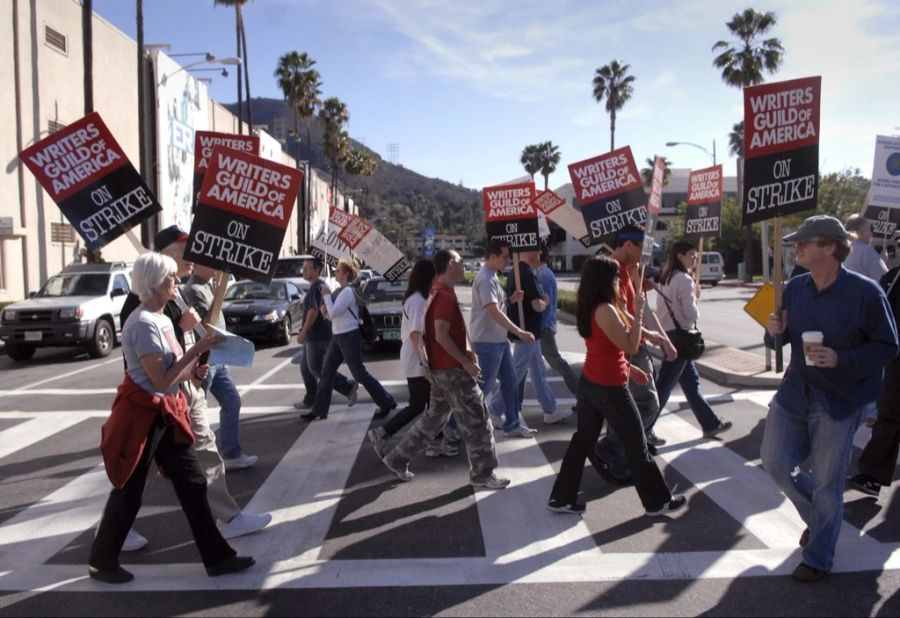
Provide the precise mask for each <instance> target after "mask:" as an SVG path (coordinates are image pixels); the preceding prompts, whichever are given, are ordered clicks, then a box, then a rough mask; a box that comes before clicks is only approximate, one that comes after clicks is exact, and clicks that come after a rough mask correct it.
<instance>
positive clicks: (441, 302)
mask: <svg viewBox="0 0 900 618" xmlns="http://www.w3.org/2000/svg"><path fill="white" fill-rule="evenodd" d="M431 293H432V299H431V301H430V304H429V306H428V311H427V312H426V313H425V352H426V353H427V354H428V362H429V363H430V364H431V368H432V369H455V368H457V367H462V365H460V364H459V363H458V362H456V360H455V359H454V358H453V357H452V356H450V355H449V354H447V351H446V350H444V347H443V346H442V345H440V344H439V343H438V342H437V341H435V339H434V321H435V320H444V321H445V322H449V323H450V338H451V339H452V340H453V343H455V344H456V347H458V348H459V349H460V350H461V351H465V349H466V323H465V322H464V321H463V315H462V311H460V310H459V301H457V299H456V292H454V291H453V288H451V287H450V286H448V285H444V284H443V283H439V282H435V284H434V285H433V286H432V287H431Z"/></svg>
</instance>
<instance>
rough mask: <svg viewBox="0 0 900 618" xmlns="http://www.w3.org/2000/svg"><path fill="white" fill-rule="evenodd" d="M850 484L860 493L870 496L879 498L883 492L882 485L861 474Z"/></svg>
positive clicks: (851, 480)
mask: <svg viewBox="0 0 900 618" xmlns="http://www.w3.org/2000/svg"><path fill="white" fill-rule="evenodd" d="M850 483H851V484H852V485H853V487H855V488H856V489H858V490H859V491H861V492H863V493H864V494H868V495H870V496H876V497H877V496H878V494H879V493H880V492H881V483H879V482H878V481H876V480H875V479H874V478H872V477H871V476H869V475H868V474H863V473H859V474H857V475H856V476H854V477H853V478H852V479H850Z"/></svg>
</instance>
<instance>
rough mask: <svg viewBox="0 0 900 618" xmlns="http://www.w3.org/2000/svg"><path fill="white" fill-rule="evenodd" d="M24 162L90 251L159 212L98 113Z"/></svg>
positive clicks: (24, 155)
mask: <svg viewBox="0 0 900 618" xmlns="http://www.w3.org/2000/svg"><path fill="white" fill-rule="evenodd" d="M19 158H20V159H21V160H22V162H23V163H25V165H26V166H27V167H28V169H30V170H31V172H32V173H33V174H34V175H35V177H36V178H37V180H38V182H39V183H40V184H41V186H42V187H43V188H44V190H45V191H46V192H47V193H49V194H50V197H51V198H53V201H54V202H56V205H57V206H59V209H60V210H61V211H62V212H63V215H65V217H66V219H68V220H69V223H70V224H71V225H72V227H73V228H75V230H76V231H77V232H78V233H79V234H80V235H81V237H82V238H83V239H84V241H85V243H86V244H87V246H88V247H89V248H91V249H99V248H100V247H103V246H104V245H106V244H108V243H109V242H111V241H113V240H115V239H116V238H118V237H119V236H121V235H122V234H124V233H125V232H126V231H128V230H130V229H131V228H132V227H134V226H135V225H137V224H139V223H140V222H141V221H144V220H146V219H149V218H150V217H151V216H153V215H154V214H155V213H157V212H159V211H160V205H159V203H158V202H157V201H156V198H155V197H154V196H153V194H152V193H151V192H150V189H149V188H148V187H147V185H146V184H145V183H144V179H143V178H141V175H140V174H139V173H138V171H137V170H136V169H135V168H134V165H132V164H131V162H130V161H129V160H128V157H126V156H125V151H124V150H122V147H121V146H120V145H119V143H118V142H117V141H116V140H115V138H114V137H113V136H112V133H110V131H109V129H108V128H107V126H106V124H105V123H104V122H103V119H102V118H101V117H100V114H98V113H97V112H93V113H91V114H88V115H87V116H85V117H84V118H81V119H80V120H78V121H76V122H74V123H72V124H70V125H68V126H67V127H65V128H63V129H60V130H59V131H56V132H55V133H53V134H51V135H50V136H49V137H46V138H44V139H42V140H41V141H39V142H37V143H36V144H34V145H32V146H30V147H28V148H26V149H25V150H23V151H22V152H21V153H19Z"/></svg>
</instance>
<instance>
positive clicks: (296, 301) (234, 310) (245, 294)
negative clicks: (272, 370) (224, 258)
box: [222, 279, 304, 345]
mask: <svg viewBox="0 0 900 618" xmlns="http://www.w3.org/2000/svg"><path fill="white" fill-rule="evenodd" d="M303 296H304V293H303V292H302V291H301V290H300V288H298V287H297V286H296V285H294V283H292V282H291V281H289V280H287V279H272V282H271V283H270V284H269V285H265V284H263V283H257V282H256V281H238V282H237V283H235V284H233V285H232V286H231V287H230V288H228V291H227V292H225V302H224V303H223V304H222V315H224V316H225V325H226V327H227V328H228V332H231V333H234V334H235V335H240V336H241V337H246V338H247V339H263V338H264V339H273V340H275V342H276V343H278V344H279V345H287V344H288V343H289V342H290V340H291V333H293V332H294V325H297V326H299V325H300V322H301V321H302V319H303V317H302V316H303Z"/></svg>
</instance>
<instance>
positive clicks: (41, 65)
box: [0, 0, 299, 302]
mask: <svg viewBox="0 0 900 618" xmlns="http://www.w3.org/2000/svg"><path fill="white" fill-rule="evenodd" d="M16 8H17V10H18V23H17V25H18V46H17V48H18V54H19V58H18V67H19V84H20V89H19V96H18V98H17V97H16V91H15V88H14V83H15V80H14V72H15V66H16V64H15V62H14V55H15V51H16V49H15V46H14V35H13V32H14V27H13V25H14V24H13V22H14V20H13V14H14V10H15V9H16ZM32 9H33V11H32ZM45 26H50V27H52V28H53V29H54V30H57V31H58V32H60V33H62V34H64V35H65V36H66V38H67V49H68V51H67V54H62V53H60V52H58V51H56V49H54V48H52V47H50V46H48V45H46V44H45V42H44V40H45V34H44V28H45ZM93 37H94V108H95V109H96V111H98V112H99V113H100V115H101V116H102V117H103V120H104V121H105V122H106V124H107V125H108V126H109V128H110V131H111V132H112V134H113V135H114V136H115V138H116V140H117V141H118V142H119V143H120V144H121V145H122V148H123V149H124V150H125V152H126V154H127V155H128V157H129V158H130V159H131V162H132V163H133V164H134V165H135V167H137V168H139V167H140V156H139V143H138V140H139V137H138V101H137V44H136V43H135V42H134V41H133V40H131V39H130V38H129V37H127V36H125V34H123V33H122V32H120V31H119V30H117V29H116V28H115V27H113V26H112V25H111V24H109V23H108V22H106V21H105V20H104V19H103V18H101V17H100V16H98V15H94V20H93ZM83 79H84V78H83V71H82V37H81V5H80V3H79V2H78V1H77V0H36V1H34V2H32V0H0V84H3V85H4V87H3V89H2V91H0V118H2V119H3V120H5V121H6V122H4V126H5V129H4V130H2V131H0V161H2V164H3V165H2V168H0V196H2V199H0V217H12V218H13V222H14V230H13V234H12V235H10V236H0V302H2V301H8V300H20V299H22V298H24V297H25V296H27V294H28V293H29V292H30V291H34V290H37V289H38V287H39V286H40V285H41V284H42V283H43V281H45V280H46V279H47V277H49V276H51V275H53V274H55V273H56V272H58V271H59V270H61V269H62V268H63V267H64V266H65V265H66V264H69V263H71V262H72V261H75V260H76V259H77V258H76V256H77V253H78V250H79V249H80V248H81V247H82V246H83V241H81V239H80V238H79V237H77V235H76V239H77V242H76V243H74V244H73V243H67V244H61V243H54V242H52V241H51V235H50V234H51V222H65V221H64V219H62V216H61V213H60V210H59V208H57V206H56V204H54V203H53V201H52V200H51V199H50V198H49V196H48V195H47V194H45V193H44V192H43V190H42V189H40V187H39V185H38V184H37V182H36V180H35V178H34V176H33V175H32V174H31V172H30V171H28V170H27V168H25V167H24V166H21V165H20V164H19V161H18V156H17V153H18V152H19V151H20V150H21V149H22V148H25V147H28V146H29V145H30V144H33V143H34V142H36V141H38V140H40V139H43V138H44V137H46V136H47V134H48V126H49V121H50V120H55V121H57V122H60V123H62V124H69V123H71V122H73V121H75V120H77V119H79V118H81V117H82V116H83V115H84V98H83ZM151 87H152V86H151ZM148 113H150V114H152V113H153V110H152V109H150V110H148ZM209 114H210V128H211V129H212V130H215V131H222V132H232V133H235V132H237V124H238V123H237V118H236V117H235V116H234V115H232V114H231V113H230V112H229V111H228V110H227V109H225V108H224V107H223V106H221V105H220V104H218V103H217V102H215V101H212V100H210V102H209ZM247 132H248V131H247V127H246V125H245V126H244V133H247ZM283 162H284V164H285V165H290V166H292V167H293V166H294V165H295V162H294V160H293V159H292V158H291V157H288V156H287V155H286V154H285V155H284V157H283ZM20 182H21V184H22V186H23V190H22V191H20V189H19V187H20ZM150 184H151V185H152V184H153V183H150ZM295 213H296V209H295ZM298 215H299V213H297V214H295V217H294V221H292V223H291V228H290V229H289V230H288V232H287V234H286V235H285V242H284V245H283V247H282V254H288V253H290V251H291V249H292V248H295V247H296V244H297V231H296V229H297V222H296V217H297V216H298ZM136 231H137V230H136ZM102 254H103V258H104V259H105V260H107V261H113V260H124V261H131V260H133V259H134V258H135V257H136V256H137V250H136V249H135V248H134V247H133V246H132V244H131V243H130V242H129V241H128V240H127V239H126V238H125V237H122V238H119V239H118V240H116V241H115V242H113V243H110V244H109V245H107V246H106V247H104V248H103V251H102Z"/></svg>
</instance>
